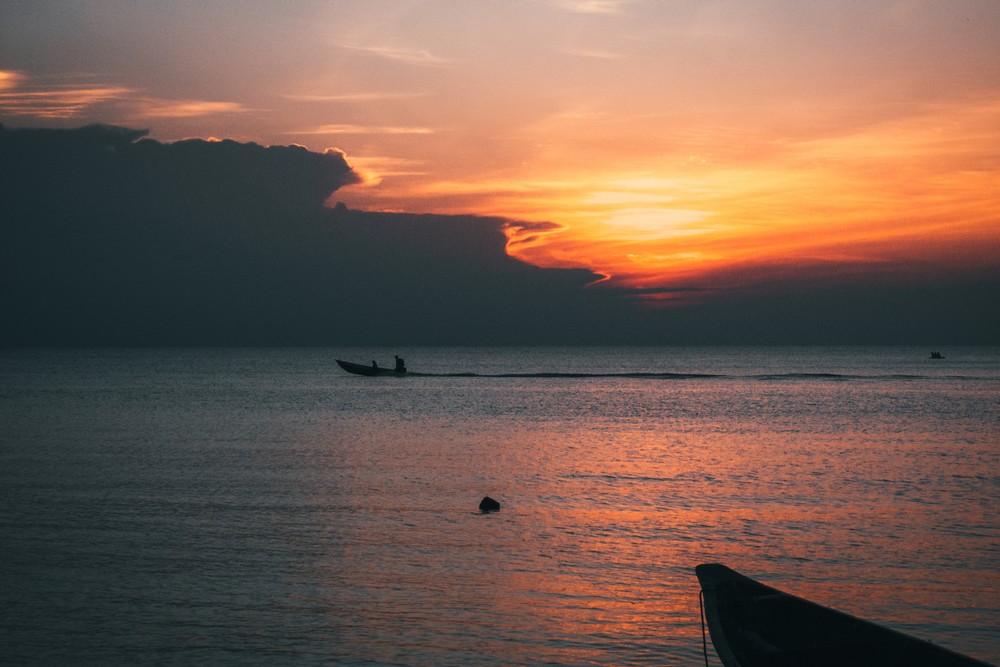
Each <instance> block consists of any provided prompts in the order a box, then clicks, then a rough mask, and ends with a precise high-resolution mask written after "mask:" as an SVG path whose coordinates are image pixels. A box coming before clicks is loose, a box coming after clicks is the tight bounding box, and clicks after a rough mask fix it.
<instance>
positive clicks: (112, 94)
mask: <svg viewBox="0 0 1000 667" xmlns="http://www.w3.org/2000/svg"><path fill="white" fill-rule="evenodd" d="M131 93H132V89H130V88H126V87H124V86H114V85H105V84H83V85H81V84H62V85H56V86H37V85H32V84H31V82H30V80H29V77H27V76H26V75H24V74H22V73H20V72H14V71H11V70H0V114H7V115H11V116H33V117H35V118H45V119H68V118H73V117H75V116H78V115H80V114H81V113H82V112H83V111H84V110H86V109H88V108H90V107H92V106H94V105H97V104H100V103H103V102H109V101H113V100H120V99H122V98H125V97H127V96H128V95H129V94H131Z"/></svg>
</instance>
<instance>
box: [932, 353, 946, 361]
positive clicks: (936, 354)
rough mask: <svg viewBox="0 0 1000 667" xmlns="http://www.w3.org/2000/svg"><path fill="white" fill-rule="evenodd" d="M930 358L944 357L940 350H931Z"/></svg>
mask: <svg viewBox="0 0 1000 667" xmlns="http://www.w3.org/2000/svg"><path fill="white" fill-rule="evenodd" d="M931 359H944V355H942V354H941V353H940V352H931Z"/></svg>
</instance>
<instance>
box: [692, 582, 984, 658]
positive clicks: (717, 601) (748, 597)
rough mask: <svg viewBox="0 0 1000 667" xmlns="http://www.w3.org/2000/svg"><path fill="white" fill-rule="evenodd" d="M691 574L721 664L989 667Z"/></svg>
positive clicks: (846, 617)
mask: <svg viewBox="0 0 1000 667" xmlns="http://www.w3.org/2000/svg"><path fill="white" fill-rule="evenodd" d="M695 573H696V574H697V576H698V581H699V583H700V584H701V589H702V594H703V595H704V611H703V613H704V620H705V621H706V622H707V624H708V630H709V634H710V636H711V638H712V644H713V645H714V646H715V651H716V653H717V654H718V656H719V659H720V660H722V663H723V665H725V667H778V666H781V667H785V666H791V665H806V664H808V665H817V666H818V665H831V666H832V665H846V664H851V665H854V666H856V667H868V666H869V665H871V666H873V667H874V666H875V665H880V666H881V665H893V666H897V667H931V666H934V667H990V666H989V664H988V663H985V662H983V661H981V660H977V659H975V658H971V657H968V656H965V655H962V654H960V653H956V652H954V651H951V650H949V649H946V648H944V647H942V646H938V645H937V644H934V643H932V642H929V641H926V640H923V639H919V638H916V637H911V636H910V635H907V634H905V633H902V632H899V631H897V630H893V629H891V628H888V627H885V626H882V625H879V624H877V623H873V622H871V621H866V620H864V619H861V618H857V617H855V616H851V615H850V614H846V613H844V612H841V611H838V610H836V609H831V608H829V607H824V606H822V605H820V604H817V603H815V602H812V601H810V600H806V599H804V598H800V597H796V596H794V595H791V594H789V593H785V592H783V591H780V590H778V589H775V588H771V587H770V586H766V585H765V584H762V583H760V582H758V581H756V580H754V579H751V578H750V577H746V576H744V575H742V574H740V573H738V572H736V571H734V570H731V569H730V568H728V567H726V566H725V565H720V564H716V563H706V564H702V565H699V566H697V567H696V568H695ZM742 621H746V622H745V623H743V622H742ZM803 638H805V640H804V639H803Z"/></svg>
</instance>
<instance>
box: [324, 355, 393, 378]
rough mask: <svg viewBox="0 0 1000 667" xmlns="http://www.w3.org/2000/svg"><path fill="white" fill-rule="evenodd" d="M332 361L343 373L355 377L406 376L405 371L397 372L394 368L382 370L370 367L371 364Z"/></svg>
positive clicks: (378, 367)
mask: <svg viewBox="0 0 1000 667" xmlns="http://www.w3.org/2000/svg"><path fill="white" fill-rule="evenodd" d="M334 361H336V362H337V365H338V366H340V367H341V368H343V369H344V370H345V371H347V372H348V373H354V374H355V375H368V376H372V375H396V376H400V377H401V376H403V375H406V371H397V370H396V369H395V368H382V367H381V366H372V365H371V364H367V365H366V364H353V363H351V362H350V361H341V360H340V359H334Z"/></svg>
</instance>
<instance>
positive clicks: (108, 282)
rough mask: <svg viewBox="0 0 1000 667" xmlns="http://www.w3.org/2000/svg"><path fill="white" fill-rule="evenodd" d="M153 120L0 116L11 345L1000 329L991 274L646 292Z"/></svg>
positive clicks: (579, 339) (857, 339)
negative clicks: (339, 200) (542, 263)
mask: <svg viewBox="0 0 1000 667" xmlns="http://www.w3.org/2000/svg"><path fill="white" fill-rule="evenodd" d="M144 134H145V133H144V132H142V131H136V130H128V129H124V128H118V127H108V126H90V127H86V128H81V129H78V130H4V129H2V128H0V183H2V186H0V234H2V237H3V243H2V244H0V344H3V345H288V344H293V345H299V344H313V345H318V344H340V345H347V344H373V345H412V344H605V343H611V344H617V343H642V344H651V343H652V344H670V343H865V342H868V343H908V342H913V343H920V344H925V343H926V344H939V343H958V342H998V341H1000V324H998V315H997V310H998V309H997V308H995V306H996V305H997V304H996V294H997V293H998V292H997V287H998V285H997V281H985V282H984V281H982V280H980V281H978V282H976V283H970V284H951V285H939V286H908V287H901V286H896V287H892V286H882V287H880V286H878V285H872V284H857V283H856V284H854V285H853V286H850V287H844V286H830V285H827V286H826V287H823V288H819V287H817V288H816V289H815V290H809V289H807V287H808V286H803V287H802V288H801V289H798V290H788V289H784V290H776V291H775V292H774V293H773V294H756V295H743V294H732V295H715V297H716V298H715V299H714V300H713V301H712V302H711V304H703V305H694V306H686V307H683V308H666V309H663V308H661V309H655V310H654V309H649V308H643V307H641V305H640V304H639V302H638V301H636V300H635V297H636V295H635V294H630V293H628V292H627V291H621V290H610V289H602V288H600V287H594V286H589V287H588V285H589V284H590V283H592V282H593V281H595V280H596V279H597V278H598V276H596V275H595V274H594V273H592V272H590V271H587V270H583V269H543V268H539V267H535V266H531V265H528V264H525V263H523V262H520V261H518V260H516V259H513V258H511V257H510V256H508V255H507V254H506V252H505V246H506V237H505V235H504V233H503V229H504V226H505V225H506V224H509V221H506V220H503V219H500V218H484V217H476V216H440V215H415V214H392V213H366V212H361V211H352V210H347V209H345V208H343V207H338V208H336V209H329V208H326V207H324V206H323V202H324V200H326V199H327V197H328V196H329V195H330V194H331V193H332V192H334V191H336V190H337V189H338V188H340V187H341V186H344V185H348V184H351V183H354V182H356V180H357V177H356V175H355V174H354V172H353V171H352V170H351V168H350V166H349V165H348V164H347V163H346V162H345V160H344V158H343V156H342V155H341V154H339V153H336V152H328V153H323V154H319V153H313V152H309V151H307V150H305V149H303V148H300V147H268V148H265V147H262V146H258V145H256V144H242V143H236V142H232V141H222V142H206V141H201V140H191V141H182V142H176V143H171V144H164V143H160V142H157V141H152V140H149V139H144V138H142V137H143V136H144ZM678 290H679V291H680V290H686V291H688V292H694V291H697V286H681V287H679V288H678Z"/></svg>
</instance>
